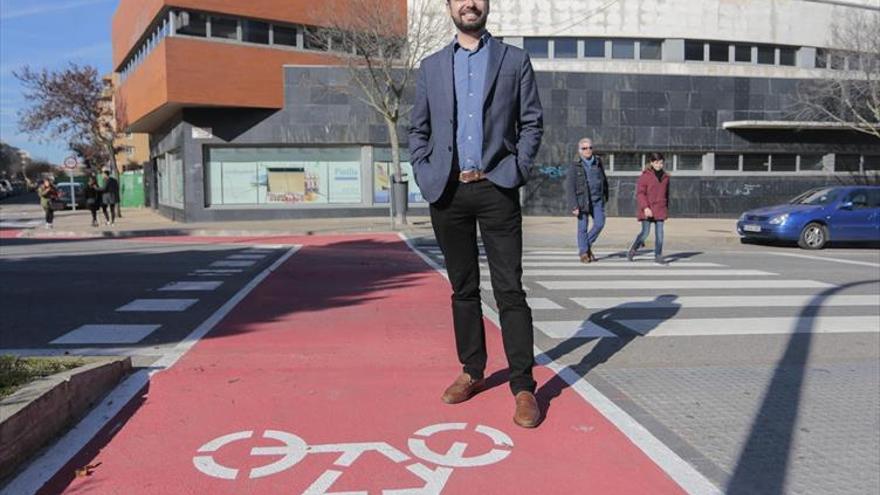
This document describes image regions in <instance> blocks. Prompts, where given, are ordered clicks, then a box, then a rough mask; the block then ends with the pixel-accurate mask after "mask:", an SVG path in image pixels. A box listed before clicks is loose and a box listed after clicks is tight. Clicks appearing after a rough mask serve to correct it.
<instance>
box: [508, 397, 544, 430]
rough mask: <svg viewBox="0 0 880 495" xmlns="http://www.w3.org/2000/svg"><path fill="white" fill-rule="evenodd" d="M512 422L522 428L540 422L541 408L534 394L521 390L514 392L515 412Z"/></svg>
mask: <svg viewBox="0 0 880 495" xmlns="http://www.w3.org/2000/svg"><path fill="white" fill-rule="evenodd" d="M513 422H514V423H516V424H517V425H519V426H522V427H523V428H534V427H536V426H538V423H540V422H541V410H540V409H538V400H537V399H535V394H533V393H531V392H526V391H522V392H520V393H518V394H516V413H514V415H513Z"/></svg>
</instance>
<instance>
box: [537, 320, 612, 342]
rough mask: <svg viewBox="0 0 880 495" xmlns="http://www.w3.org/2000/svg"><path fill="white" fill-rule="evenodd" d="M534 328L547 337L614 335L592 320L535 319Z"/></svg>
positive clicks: (599, 336)
mask: <svg viewBox="0 0 880 495" xmlns="http://www.w3.org/2000/svg"><path fill="white" fill-rule="evenodd" d="M534 325H535V328H537V329H538V330H540V331H542V332H544V333H545V334H547V336H548V337H553V338H556V339H561V338H572V337H580V338H602V337H616V335H615V334H614V333H612V332H609V331H608V330H606V329H604V328H602V327H601V326H599V325H597V324H595V323H593V322H592V321H536V322H535V323H534Z"/></svg>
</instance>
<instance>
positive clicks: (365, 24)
mask: <svg viewBox="0 0 880 495" xmlns="http://www.w3.org/2000/svg"><path fill="white" fill-rule="evenodd" d="M407 3H409V6H408V8H407ZM437 4H438V0H409V2H407V0H329V1H327V2H325V3H324V8H323V9H322V10H321V11H320V12H319V15H320V17H319V18H317V19H316V22H315V24H318V25H322V26H325V28H322V29H317V30H312V31H310V32H308V33H307V34H306V36H307V37H308V39H309V41H310V43H313V44H315V45H317V46H322V47H325V48H327V49H329V50H331V51H332V52H334V54H335V55H336V56H337V57H338V58H339V60H340V62H341V65H343V66H344V67H346V68H347V69H348V73H349V75H350V77H351V80H352V83H353V84H352V85H351V87H350V89H349V90H348V91H350V92H351V93H352V94H353V95H354V96H356V97H357V98H358V99H360V100H361V101H363V102H364V103H365V104H366V105H368V106H369V107H370V108H372V109H373V110H374V111H376V112H377V113H378V114H379V115H380V116H381V117H382V120H383V121H384V122H385V126H386V127H387V129H388V140H389V144H390V147H391V166H392V179H393V181H395V182H400V181H401V180H402V178H403V173H402V170H401V166H400V135H399V132H398V124H399V123H400V120H401V118H402V117H404V116H405V115H406V114H407V113H408V112H409V111H410V110H411V106H410V103H409V102H407V101H406V99H405V95H406V91H407V89H408V88H409V86H410V83H411V81H412V80H413V79H414V76H415V72H416V69H417V68H418V65H419V63H420V62H421V60H422V59H423V58H424V57H425V56H427V55H428V54H429V53H430V52H431V51H432V50H434V49H435V48H436V47H437V46H438V45H439V44H440V42H441V40H442V39H443V38H444V37H445V36H447V35H448V33H449V20H448V18H447V17H446V16H444V15H443V10H442V9H438V8H437ZM391 201H393V198H391ZM395 206H396V208H395V209H396V211H397V212H398V220H399V221H400V222H401V223H404V224H405V223H406V216H405V205H395Z"/></svg>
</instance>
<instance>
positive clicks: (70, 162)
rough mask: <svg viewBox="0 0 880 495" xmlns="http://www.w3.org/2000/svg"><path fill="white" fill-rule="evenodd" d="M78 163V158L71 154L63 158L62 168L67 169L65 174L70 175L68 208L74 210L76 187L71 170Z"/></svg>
mask: <svg viewBox="0 0 880 495" xmlns="http://www.w3.org/2000/svg"><path fill="white" fill-rule="evenodd" d="M78 164H79V160H77V159H76V157H75V156H73V155H70V156H68V157H67V158H65V159H64V168H66V169H67V175H68V176H69V177H70V208H71V209H72V210H73V211H76V189H75V188H74V186H73V171H74V169H76V166H77V165H78Z"/></svg>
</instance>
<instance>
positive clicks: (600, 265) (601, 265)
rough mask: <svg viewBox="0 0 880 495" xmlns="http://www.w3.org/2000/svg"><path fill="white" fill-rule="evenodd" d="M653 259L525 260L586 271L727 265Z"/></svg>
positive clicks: (540, 265) (528, 264)
mask: <svg viewBox="0 0 880 495" xmlns="http://www.w3.org/2000/svg"><path fill="white" fill-rule="evenodd" d="M645 261H651V262H650V263H637V262H636V263H631V262H629V261H627V260H625V259H624V260H601V261H597V262H596V263H590V264H589V265H585V264H583V263H581V262H580V261H524V262H523V266H524V267H531V268H566V267H570V268H575V269H578V270H582V271H584V272H589V271H592V270H603V269H605V268H613V269H618V268H623V267H624V266H628V267H632V268H644V269H650V270H656V269H661V270H662V269H666V268H724V267H726V265H720V264H718V263H704V262H698V261H693V262H687V263H680V262H678V261H671V260H670V261H669V264H667V265H665V266H661V265H655V264H654V263H653V261H654V260H653V259H651V260H645Z"/></svg>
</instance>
